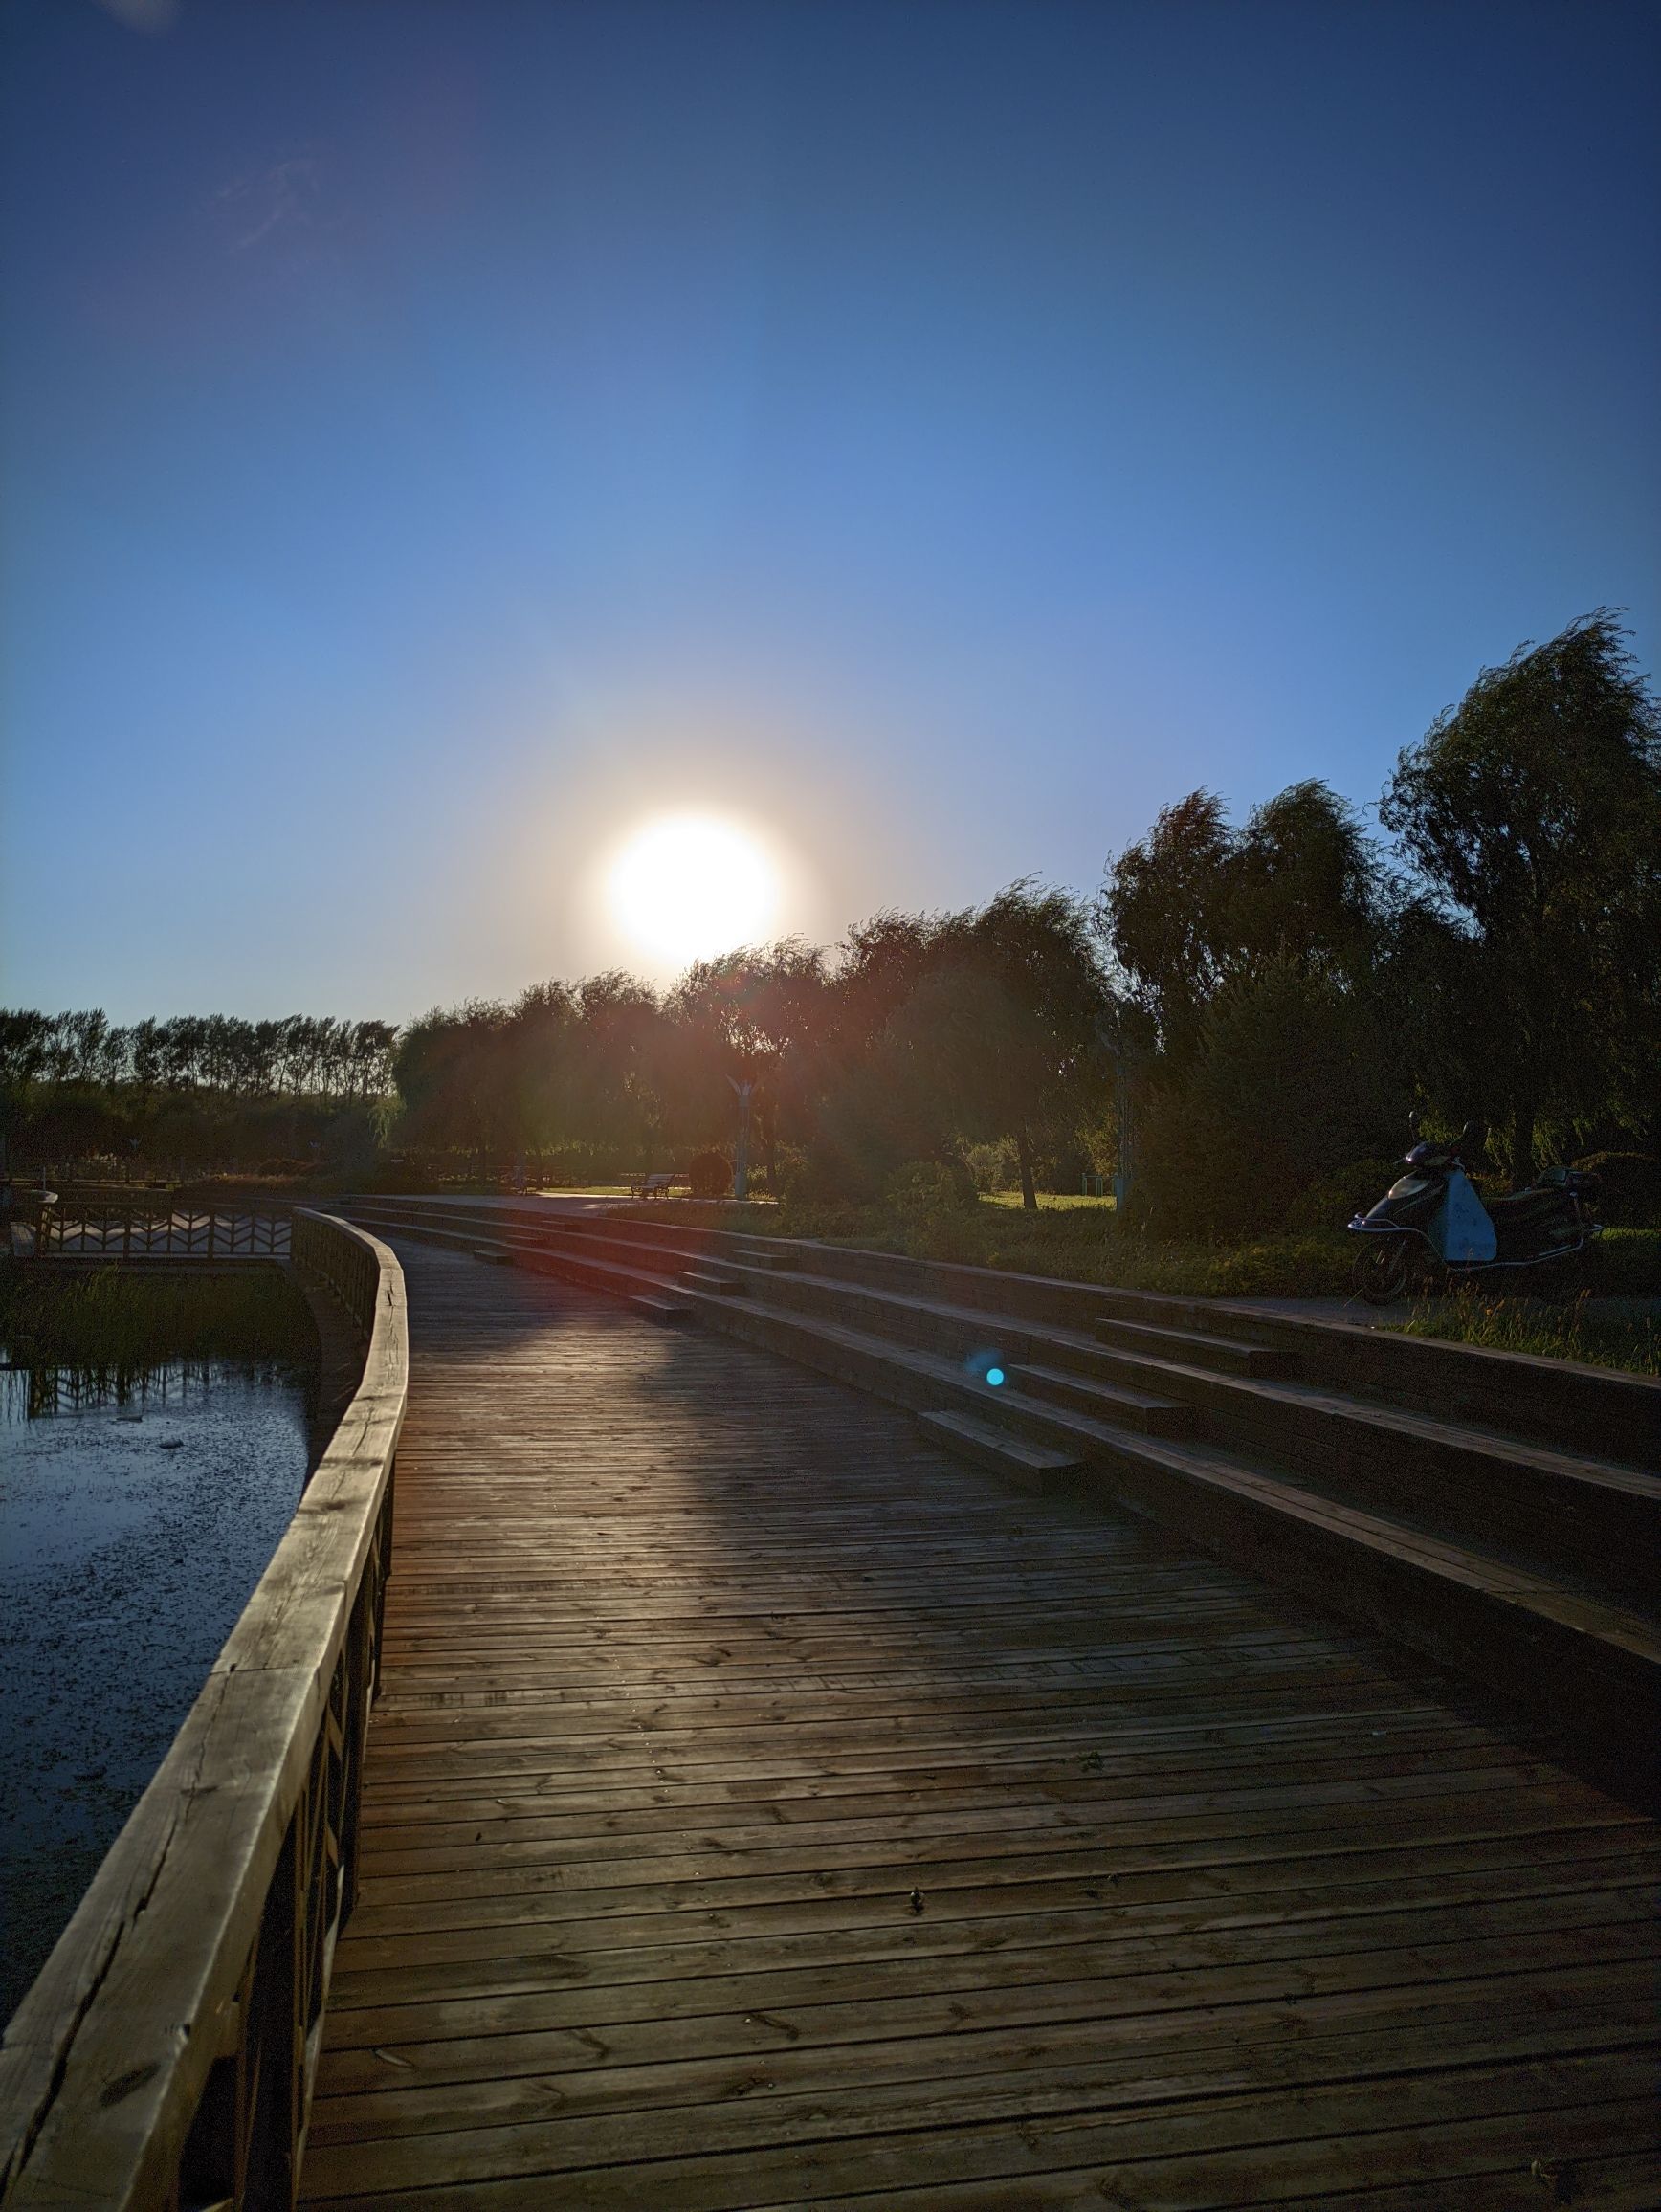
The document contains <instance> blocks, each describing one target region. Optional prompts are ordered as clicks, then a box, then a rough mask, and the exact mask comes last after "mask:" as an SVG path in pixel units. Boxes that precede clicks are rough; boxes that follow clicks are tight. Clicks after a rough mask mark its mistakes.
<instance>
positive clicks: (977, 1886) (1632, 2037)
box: [303, 1238, 1661, 2212]
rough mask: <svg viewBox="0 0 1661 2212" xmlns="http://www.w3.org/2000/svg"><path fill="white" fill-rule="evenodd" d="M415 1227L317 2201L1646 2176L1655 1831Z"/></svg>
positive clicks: (951, 2200) (1625, 2192)
mask: <svg viewBox="0 0 1661 2212" xmlns="http://www.w3.org/2000/svg"><path fill="white" fill-rule="evenodd" d="M393 1242H394V1243H395V1245H396V1246H397V1249H398V1250H399V1253H400V1256H401V1258H402V1259H403V1261H404V1264H405V1267H406V1269H407V1271H408V1277H409V1290H410V1346H411V1378H412V1379H411V1387H410V1412H409V1418H408V1422H407V1425H406V1428H405V1431H404V1438H403V1443H402V1446H401V1449H400V1453H399V1462H398V1473H397V1494H396V1533H395V1539H394V1552H393V1572H392V1579H391V1583H390V1590H389V1597H388V1622H387V1638H386V1659H385V1666H386V1675H385V1690H384V1694H383V1696H382V1699H381V1703H380V1705H379V1707H378V1709H377V1715H376V1718H375V1721H374V1724H373V1727H372V1730H371V1736H370V1748H369V1754H368V1759H367V1768H366V1795H365V1827H364V1837H363V1861H362V1882H361V1888H360V1891H359V1903H358V1906H357V1909H356V1912H355V1913H354V1916H353V1918H352V1920H351V1922H350V1924H349V1926H348V1928H347V1930H346V1932H345V1934H344V1935H343V1937H342V1940H341V1943H340V1947H339V1951H338V1953H337V1956H336V1960H335V1971H334V1980H333V1984H332V1989H331V1995H330V2002H329V2012H328V2016H327V2021H326V2050H325V2057H324V2062H323V2066H322V2071H321V2085H320V2090H319V2094H318V2097H317V2101H316V2103H315V2105H314V2108H313V2114H312V2125H311V2134H310V2141H309V2148H308V2152H307V2159H306V2165H305V2170H304V2176H303V2180H304V2195H305V2200H306V2201H307V2203H308V2204H311V2205H313V2206H317V2207H321V2206H323V2205H328V2206H334V2207H339V2206H343V2205H348V2204H349V2205H352V2206H355V2207H362V2208H364V2212H368V2208H370V2207H373V2208H374V2212H390V2208H391V2207H395V2206H397V2207H403V2206H408V2207H424V2208H427V2212H440V2208H448V2207H451V2206H454V2207H456V2208H457V2212H546V2208H549V2207H580V2208H582V2212H613V2208H616V2212H622V2208H623V2207H628V2208H630V2212H641V2208H644V2212H655V2208H659V2207H661V2208H662V2212H700V2208H709V2212H714V2208H717V2207H737V2206H764V2205H786V2204H790V2205H799V2204H807V2203H811V2204H819V2205H827V2204H837V2205H841V2204H844V2203H848V2204H853V2203H855V2202H857V2203H858V2204H859V2205H861V2206H862V2207H864V2208H865V2212H877V2208H879V2207H887V2206H890V2205H894V2206H897V2207H901V2208H905V2212H925V2208H936V2207H947V2206H951V2207H956V2206H962V2207H964V2208H977V2207H979V2208H985V2212H1022V2208H1025V2207H1050V2206H1057V2205H1072V2204H1089V2205H1092V2206H1096V2207H1100V2206H1102V2205H1104V2204H1107V2205H1122V2206H1136V2207H1143V2208H1149V2212H1151V2208H1155V2207H1161V2208H1163V2207H1170V2208H1172V2212H1175V2208H1176V2207H1180V2206H1181V2207H1204V2206H1222V2205H1233V2204H1260V2203H1271V2202H1273V2203H1277V2204H1285V2205H1294V2204H1307V2203H1312V2202H1319V2203H1321V2204H1323V2205H1333V2204H1340V2203H1343V2204H1348V2203H1350V2202H1351V2201H1352V2193H1353V2198H1354V2201H1358V2202H1360V2201H1364V2202H1365V2204H1366V2206H1367V2207H1369V2212H1406V2208H1407V2207H1408V2206H1411V2207H1413V2212H1424V2207H1426V2206H1427V2205H1430V2204H1434V2205H1435V2206H1436V2207H1437V2208H1438V2212H1454V2208H1456V2207H1460V2206H1470V2207H1476V2206H1482V2207H1507V2206H1511V2205H1513V2204H1515V2205H1517V2206H1525V2205H1535V2204H1549V2203H1551V2202H1552V2201H1554V2200H1555V2201H1573V2202H1576V2203H1580V2202H1588V2203H1590V2202H1596V2203H1604V2204H1610V2205H1621V2204H1626V2205H1631V2206H1639V2205H1644V2204H1652V2203H1654V2202H1655V2201H1658V2200H1661V2133H1658V2130H1657V2126H1656V2121H1655V2118H1654V2112H1653V2105H1652V2100H1651V2098H1650V2090H1651V2088H1652V2084H1653V2040H1652V2039H1653V2032H1654V2028H1653V2024H1654V2004H1653V1999H1654V1990H1655V1982H1654V1969H1653V1960H1654V1958H1655V1957H1656V1954H1657V1951H1658V1950H1661V1945H1658V1943H1657V1941H1656V1938H1655V1933H1654V1928H1653V1923H1652V1920H1651V1919H1650V1913H1649V1887H1650V1883H1651V1882H1652V1879H1653V1876H1654V1873H1655V1871H1656V1869H1657V1867H1658V1866H1661V1835H1658V1831H1657V1828H1656V1826H1655V1825H1654V1824H1652V1823H1650V1822H1649V1821H1646V1820H1644V1819H1642V1818H1641V1817H1640V1816H1638V1815H1637V1814H1635V1813H1633V1812H1631V1811H1630V1810H1628V1809H1627V1808H1625V1807H1623V1806H1622V1805H1620V1804H1619V1803H1615V1802H1614V1801H1612V1800H1610V1799H1608V1798H1606V1797H1604V1796H1602V1795H1600V1794H1599V1793H1598V1792H1597V1791H1596V1790H1594V1789H1592V1788H1590V1787H1589V1786H1587V1785H1586V1784H1584V1783H1583V1782H1581V1781H1576V1780H1574V1779H1572V1778H1571V1777H1569V1776H1567V1775H1565V1774H1563V1773H1562V1772H1561V1771H1560V1770H1559V1769H1557V1768H1555V1767H1553V1766H1551V1765H1549V1764H1547V1763H1543V1762H1541V1761H1539V1760H1538V1759H1535V1758H1534V1757H1532V1756H1531V1753H1530V1751H1529V1749H1528V1747H1527V1746H1526V1745H1523V1744H1519V1743H1517V1741H1515V1740H1508V1739H1506V1738H1504V1737H1502V1736H1496V1735H1495V1734H1493V1733H1490V1732H1489V1731H1488V1730H1487V1729H1485V1728H1484V1727H1483V1726H1482V1725H1480V1724H1479V1722H1478V1721H1477V1720H1476V1719H1474V1718H1473V1717H1472V1716H1471V1715H1469V1714H1467V1713H1464V1712H1462V1711H1461V1710H1459V1709H1458V1708H1457V1707H1456V1706H1455V1705H1453V1704H1451V1703H1449V1702H1447V1701H1446V1697H1445V1696H1444V1695H1442V1694H1439V1693H1438V1692H1437V1691H1436V1689H1435V1687H1434V1686H1433V1685H1429V1684H1428V1683H1427V1682H1425V1681H1422V1680H1416V1679H1412V1678H1409V1677H1408V1676H1407V1675H1406V1674H1405V1673H1404V1672H1403V1671H1402V1670H1401V1662H1400V1661H1399V1659H1392V1660H1389V1661H1386V1660H1385V1658H1384V1655H1383V1654H1382V1653H1381V1651H1380V1650H1379V1649H1378V1648H1375V1647H1373V1646H1371V1645H1370V1644H1369V1643H1368V1642H1367V1641H1366V1640H1365V1639H1363V1638H1362V1637H1360V1636H1357V1635H1353V1634H1348V1633H1345V1632H1343V1631H1341V1630H1339V1629H1337V1628H1333V1627H1330V1626H1326V1625H1324V1624H1323V1623H1321V1622H1319V1621H1317V1620H1315V1619H1314V1618H1313V1617H1310V1616H1306V1615H1303V1614H1300V1613H1299V1612H1298V1611H1297V1610H1296V1608H1295V1607H1294V1606H1293V1605H1292V1604H1290V1603H1289V1602H1288V1601H1286V1600H1285V1599H1284V1598H1282V1597H1280V1596H1278V1595H1275V1594H1273V1593H1270V1592H1268V1591H1266V1590H1265V1589H1264V1588H1263V1587H1262V1586H1261V1585H1258V1584H1256V1583H1254V1582H1250V1581H1248V1580H1247V1579H1246V1578H1244V1577H1240V1576H1236V1575H1234V1574H1232V1573H1230V1572H1229V1571H1227V1570H1226V1569H1224V1568H1222V1567H1220V1566H1218V1565H1216V1564H1215V1563H1213V1562H1212V1561H1210V1560H1208V1559H1202V1558H1200V1557H1199V1556H1197V1555H1195V1554H1193V1553H1190V1552H1187V1551H1185V1550H1184V1549H1183V1548H1181V1547H1180V1546H1178V1545H1176V1544H1174V1543H1171V1542H1169V1541H1167V1540H1166V1539H1164V1538H1163V1537H1161V1536H1160V1535H1159V1534H1158V1533H1157V1532H1156V1531H1154V1530H1152V1529H1150V1528H1148V1527H1147V1526H1145V1525H1143V1524H1141V1523H1139V1522H1136V1521H1133V1520H1130V1519H1128V1518H1120V1517H1116V1516H1115V1515H1113V1514H1111V1513H1108V1512H1105V1511H1101V1510H1096V1509H1092V1508H1087V1507H1084V1506H1081V1505H1072V1504H1068V1503H1065V1502H1057V1501H1053V1500H1043V1501H1040V1500H1037V1499H1028V1498H1026V1497H1024V1496H1022V1495H1021V1494H1020V1493H1015V1492H1012V1491H1009V1490H1007V1489H1005V1488H1003V1487H1001V1486H1000V1485H999V1484H998V1483H996V1482H995V1481H994V1480H992V1479H991V1478H990V1477H985V1476H981V1475H979V1474H977V1473H974V1472H972V1471H968V1470H966V1469H964V1468H963V1467H961V1466H959V1465H958V1464H956V1463H955V1462H954V1461H952V1460H950V1459H948V1458H946V1457H944V1456H943V1455H942V1454H941V1452H939V1451H938V1450H936V1449H933V1448H931V1447H930V1446H927V1445H925V1444H924V1443H923V1442H921V1441H920V1439H919V1435H918V1433H917V1431H916V1430H915V1429H914V1427H912V1425H911V1423H910V1421H909V1420H908V1419H907V1418H906V1417H905V1416H904V1415H902V1414H900V1413H897V1412H896V1411H894V1410H892V1409H891V1408H888V1407H886V1406H882V1405H876V1404H875V1403H873V1402H871V1401H870V1400H867V1399H864V1398H861V1397H859V1396H858V1395H856V1394H855V1393H853V1391H850V1390H847V1389H845V1388H843V1387H841V1386H840V1385H838V1384H836V1383H830V1382H829V1381H827V1380H825V1379H823V1378H821V1377H819V1376H817V1375H814V1374H812V1373H809V1372H808V1371H807V1370H805V1369H801V1368H798V1367H795V1366H793V1365H790V1364H789V1363H787V1362H785V1361H782V1360H776V1359H774V1358H773V1357H771V1356H770V1355H768V1354H765V1353H762V1352H758V1351H753V1350H750V1349H748V1348H746V1347H744V1346H742V1345H740V1344H737V1343H735V1342H733V1341H732V1340H731V1339H729V1338H722V1337H714V1336H703V1335H699V1334H698V1333H696V1332H680V1331H673V1330H661V1329H654V1328H653V1326H652V1325H651V1324H650V1323H647V1322H645V1321H642V1320H640V1319H638V1318H637V1317H636V1316H633V1315H632V1314H631V1313H630V1312H628V1311H627V1310H626V1309H625V1308H623V1307H621V1306H617V1305H613V1304H610V1303H609V1302H607V1301H604V1300H602V1299H599V1298H597V1297H593V1296H591V1295H589V1294H585V1293H582V1292H579V1291H575V1290H572V1289H570V1288H567V1287H566V1286H565V1285H563V1284H560V1283H557V1282H554V1281H551V1280H549V1279H548V1278H546V1277H544V1276H540V1275H535V1274H531V1273H527V1272H518V1271H513V1270H509V1269H505V1268H496V1267H490V1266H486V1265H483V1264H481V1263H479V1262H476V1261H474V1260H471V1259H467V1258H461V1257H455V1256H451V1255H448V1254H442V1253H434V1252H432V1250H427V1249H424V1248H423V1247H421V1246H420V1245H418V1244H413V1243H411V1242H410V1241H408V1240H399V1239H396V1238H394V1239H393ZM1647 2044H1648V2047H1646V2046H1647ZM1571 2190H1572V2191H1573V2192H1574V2193H1573V2194H1572V2195H1565V2192H1568V2191H1571Z"/></svg>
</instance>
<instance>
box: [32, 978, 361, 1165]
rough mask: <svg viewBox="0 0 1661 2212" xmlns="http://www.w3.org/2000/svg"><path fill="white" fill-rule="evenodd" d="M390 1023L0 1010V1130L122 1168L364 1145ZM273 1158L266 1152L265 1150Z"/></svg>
mask: <svg viewBox="0 0 1661 2212" xmlns="http://www.w3.org/2000/svg"><path fill="white" fill-rule="evenodd" d="M397 1034H398V1031H397V1025H396V1024H395V1023H392V1022H346V1021H339V1020H336V1019H334V1018H333V1017H331V1016H328V1015H324V1016H321V1017H319V1016H314V1015H310V1014H291V1015H289V1016H287V1017H286V1019H284V1020H281V1021H271V1022H249V1021H243V1020H241V1019H239V1018H238V1017H236V1016H234V1015H230V1014H200V1015H198V1014H189V1015H184V1016H181V1017H179V1018H178V1019H176V1020H173V1021H141V1022H134V1023H132V1024H131V1025H130V1026H127V1027H122V1026H121V1025H119V1024H117V1023H113V1022H111V1021H110V1020H109V1019H108V1018H107V1017H106V1016H105V1015H104V1014H103V1013H102V1012H99V1011H93V1012H87V1013H65V1014H42V1013H35V1012H31V1011H27V1010H23V1009H19V1008H5V1009H0V1129H3V1130H4V1133H5V1134H6V1135H7V1137H8V1138H9V1139H10V1149H11V1155H12V1158H13V1160H14V1161H21V1162H23V1163H25V1164H30V1165H35V1164H43V1163H45V1162H47V1161H53V1162H57V1161H70V1162H75V1161H97V1162H100V1163H104V1164H106V1165H107V1164H112V1163H113V1164H117V1165H119V1166H120V1167H121V1168H122V1169H124V1170H131V1169H135V1168H149V1167H154V1166H156V1165H158V1164H162V1163H166V1164H169V1165H171V1164H175V1163H183V1164H186V1165H188V1167H189V1168H190V1169H193V1170H201V1169H204V1168H225V1167H240V1168H245V1169H247V1168H254V1167H257V1166H259V1165H261V1164H269V1165H271V1166H273V1167H277V1166H284V1167H288V1168H291V1169H306V1170H315V1168H316V1167H317V1165H318V1163H319V1161H321V1160H322V1159H324V1158H328V1159H331V1160H332V1161H334V1162H335V1163H337V1164H345V1163H346V1162H347V1161H365V1160H367V1159H370V1158H372V1157H373V1154H374V1149H375V1144H376V1141H377V1138H378V1133H379V1127H380V1120H381V1117H382V1112H383V1109H384V1102H385V1100H386V1099H387V1097H388V1094H389V1092H390V1089H391V1054H392V1046H393V1042H394V1040H395V1038H396V1037H397ZM273 1156H277V1157H275V1158H274V1157H273Z"/></svg>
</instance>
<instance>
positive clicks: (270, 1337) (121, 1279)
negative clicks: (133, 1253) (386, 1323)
mask: <svg viewBox="0 0 1661 2212" xmlns="http://www.w3.org/2000/svg"><path fill="white" fill-rule="evenodd" d="M0 1345H4V1347H5V1349H6V1354H7V1357H8V1358H9V1359H11V1360H15V1361H19V1362H22V1363H25V1364H28V1365H31V1366H73V1367H87V1368H100V1369H102V1368H109V1369H122V1368H127V1367H139V1366H145V1365H150V1364H155V1363H160V1362H163V1361H167V1360H297V1361H304V1360H311V1359H313V1358H314V1357H315V1355H316V1348H317V1343H316V1334H315V1331H314V1329H313V1326H312V1321H311V1316H310V1314H309V1312H308V1310H307V1308H306V1303H305V1300H304V1299H303V1298H302V1297H301V1296H300V1294H299V1292H298V1291H297V1290H295V1288H294V1287H293V1285H292V1284H291V1283H289V1282H288V1281H287V1280H286V1279H285V1278H284V1277H283V1276H282V1275H281V1274H279V1273H278V1272H277V1271H276V1270H275V1269H268V1268H255V1267H251V1268H250V1269H249V1270H248V1271H247V1272H246V1273H238V1274H232V1273H230V1272H225V1273H220V1274H211V1275H199V1274H183V1273H182V1274H180V1275H178V1276H173V1277H169V1276H167V1275H165V1274H162V1273H160V1272H157V1273H154V1274H147V1273H146V1274H137V1273H129V1272H125V1271H124V1270H122V1269H120V1268H113V1267H110V1268H89V1269H86V1270H84V1271H77V1272H67V1271H66V1272H64V1273H63V1274H61V1275H59V1274H56V1273H55V1272H50V1271H49V1269H48V1268H47V1267H46V1266H45V1265H44V1264H43V1265H41V1266H39V1267H28V1266H19V1265H16V1264H14V1263H13V1264H0Z"/></svg>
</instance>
